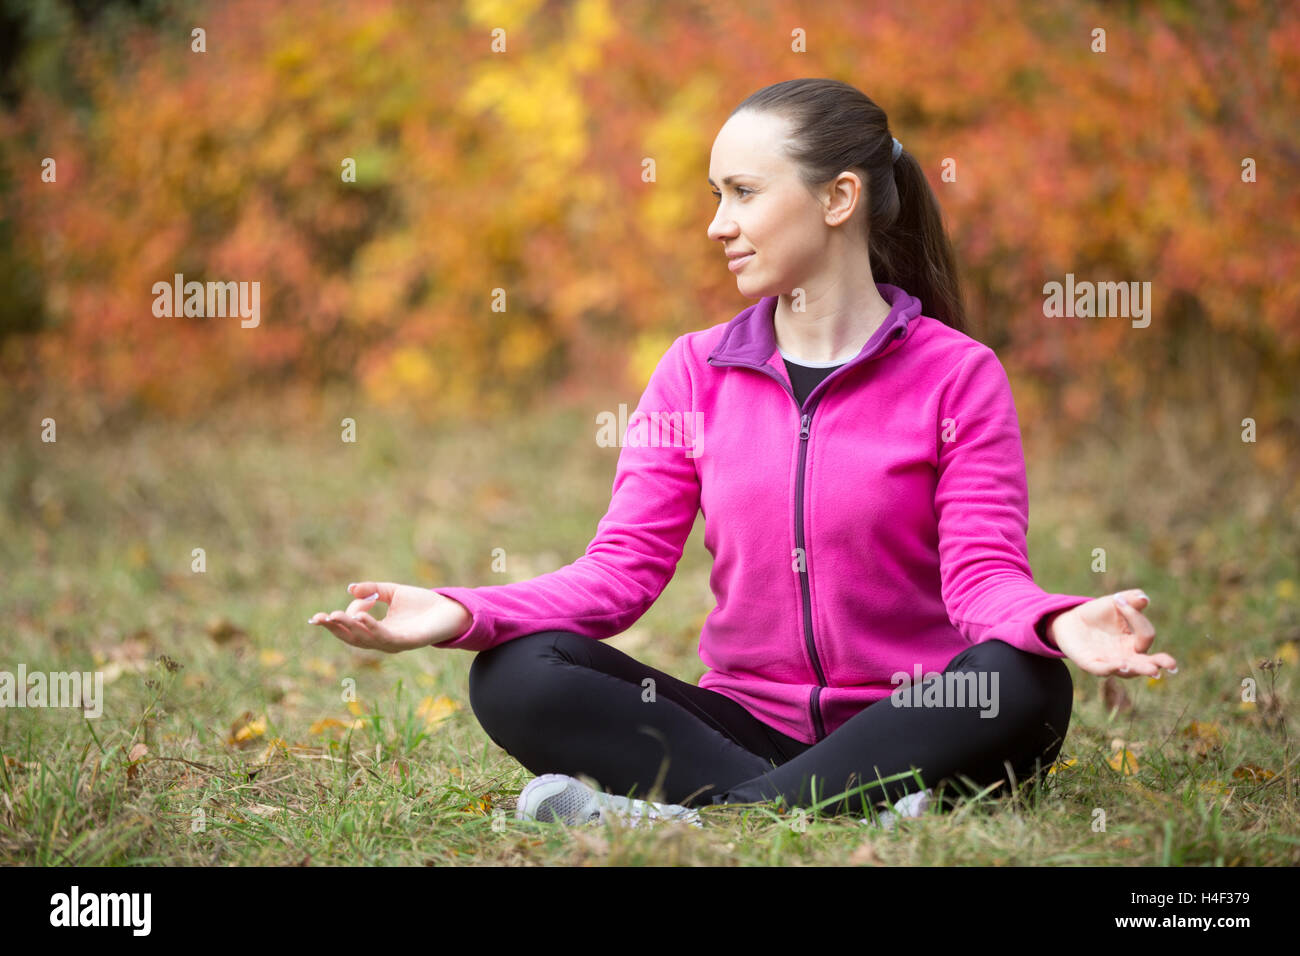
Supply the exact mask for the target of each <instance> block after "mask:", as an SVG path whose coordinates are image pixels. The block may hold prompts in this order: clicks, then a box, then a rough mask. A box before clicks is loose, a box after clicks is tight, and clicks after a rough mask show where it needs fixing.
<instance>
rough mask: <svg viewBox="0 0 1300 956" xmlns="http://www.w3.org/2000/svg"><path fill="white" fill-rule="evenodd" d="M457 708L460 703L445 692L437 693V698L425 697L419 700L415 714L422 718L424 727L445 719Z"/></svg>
mask: <svg viewBox="0 0 1300 956" xmlns="http://www.w3.org/2000/svg"><path fill="white" fill-rule="evenodd" d="M458 710H460V704H458V703H456V702H455V701H454V700H452V699H451V698H450V697H448V696H447V695H446V694H439V695H438V697H437V699H434V698H433V697H426V698H424V700H422V701H420V706H419V707H418V708H416V711H415V713H416V715H417V716H419V717H423V718H424V723H425V726H426V727H432V726H434V725H435V724H439V723H441V722H442V721H444V720H446V719H447V718H448V717H450V716H451V715H452V714H454V713H455V712H456V711H458Z"/></svg>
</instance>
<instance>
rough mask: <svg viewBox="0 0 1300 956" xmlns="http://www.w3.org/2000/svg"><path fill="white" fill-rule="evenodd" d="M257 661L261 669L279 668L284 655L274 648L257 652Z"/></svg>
mask: <svg viewBox="0 0 1300 956" xmlns="http://www.w3.org/2000/svg"><path fill="white" fill-rule="evenodd" d="M257 659H258V661H259V662H260V663H261V664H262V666H263V667H279V666H280V665H281V664H283V663H284V661H285V657H284V655H283V654H281V653H280V652H279V651H277V650H275V649H274V648H267V649H265V650H261V651H258V653H257Z"/></svg>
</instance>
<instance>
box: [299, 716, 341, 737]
mask: <svg viewBox="0 0 1300 956" xmlns="http://www.w3.org/2000/svg"><path fill="white" fill-rule="evenodd" d="M347 728H348V725H347V724H346V723H344V722H343V721H341V720H335V719H334V718H333V717H325V718H323V719H321V720H318V721H316V723H314V724H312V725H311V726H310V727H309V728H307V733H309V734H323V733H325V732H326V731H329V730H346V729H347Z"/></svg>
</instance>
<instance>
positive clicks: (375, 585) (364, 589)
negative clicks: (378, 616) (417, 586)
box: [348, 581, 397, 604]
mask: <svg viewBox="0 0 1300 956" xmlns="http://www.w3.org/2000/svg"><path fill="white" fill-rule="evenodd" d="M396 590H397V585H396V584H395V583H393V582H392V581H358V582H357V583H356V584H349V585H348V593H349V594H351V595H352V596H353V597H354V598H367V597H369V596H370V595H372V594H378V595H379V598H378V600H379V602H380V603H381V604H392V603H393V592H394V591H396Z"/></svg>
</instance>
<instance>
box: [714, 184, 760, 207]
mask: <svg viewBox="0 0 1300 956" xmlns="http://www.w3.org/2000/svg"><path fill="white" fill-rule="evenodd" d="M753 191H754V190H752V189H747V188H745V187H744V186H737V187H736V192H738V193H752V192H753ZM713 198H714V199H716V200H717V201H718V202H719V203H721V202H722V193H720V192H717V191H716V190H715V191H714V193H713Z"/></svg>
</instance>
